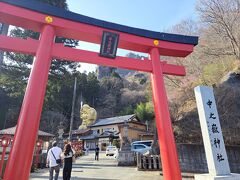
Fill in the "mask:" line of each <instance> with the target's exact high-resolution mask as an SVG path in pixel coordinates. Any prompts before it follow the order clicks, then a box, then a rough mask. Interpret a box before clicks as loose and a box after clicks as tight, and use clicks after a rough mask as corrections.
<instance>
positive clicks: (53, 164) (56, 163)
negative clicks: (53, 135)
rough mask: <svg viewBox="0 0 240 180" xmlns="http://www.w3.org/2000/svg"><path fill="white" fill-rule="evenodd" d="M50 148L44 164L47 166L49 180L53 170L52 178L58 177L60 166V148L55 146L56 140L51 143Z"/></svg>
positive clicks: (55, 179)
mask: <svg viewBox="0 0 240 180" xmlns="http://www.w3.org/2000/svg"><path fill="white" fill-rule="evenodd" d="M52 146H53V147H52V148H51V149H49V151H48V154H47V162H46V166H47V167H49V180H53V172H54V171H55V177H54V180H57V179H58V175H59V171H60V166H61V154H62V149H61V148H60V147H57V142H56V141H54V142H53V143H52Z"/></svg>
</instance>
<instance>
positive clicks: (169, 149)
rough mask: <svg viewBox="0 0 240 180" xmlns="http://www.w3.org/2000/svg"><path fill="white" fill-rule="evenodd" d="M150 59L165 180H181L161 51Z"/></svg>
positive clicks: (154, 49) (152, 53) (155, 50)
mask: <svg viewBox="0 0 240 180" xmlns="http://www.w3.org/2000/svg"><path fill="white" fill-rule="evenodd" d="M150 57H151V60H152V67H153V72H152V73H151V83H152V92H153V103H154V110H155V115H156V116H155V117H156V125H157V131H158V142H159V145H160V154H161V161H162V168H163V174H164V179H167V180H181V179H182V178H181V172H180V168H179V162H178V156H177V151H176V145H175V140H174V136H173V130H172V125H171V120H170V114H169V109H168V101H167V94H166V90H165V87H164V79H163V70H162V64H161V61H160V55H159V50H158V49H157V48H153V49H152V50H151V52H150ZM172 165H174V166H172Z"/></svg>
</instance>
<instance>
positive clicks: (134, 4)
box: [67, 0, 197, 71]
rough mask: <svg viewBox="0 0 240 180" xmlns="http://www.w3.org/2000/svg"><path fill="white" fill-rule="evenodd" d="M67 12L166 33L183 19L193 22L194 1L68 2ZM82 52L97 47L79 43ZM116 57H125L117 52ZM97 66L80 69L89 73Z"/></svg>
mask: <svg viewBox="0 0 240 180" xmlns="http://www.w3.org/2000/svg"><path fill="white" fill-rule="evenodd" d="M67 3H68V6H69V10H70V11H73V12H76V13H78V14H82V15H86V16H90V17H93V18H97V19H101V20H105V21H109V22H114V23H118V24H122V25H127V26H131V27H137V28H142V29H147V30H153V31H159V32H165V31H166V30H167V29H169V28H171V27H172V26H174V25H175V24H177V23H179V22H181V21H182V20H184V19H189V18H190V19H196V18H197V15H196V12H195V5H196V0H118V1H117V0H115V1H113V0H67ZM80 46H81V49H87V50H92V51H96V52H99V46H96V45H92V44H87V43H80ZM118 52H119V53H120V54H119V53H118V54H119V55H122V54H124V53H125V54H126V52H124V51H118ZM95 67H96V66H86V65H85V64H83V65H82V68H81V69H82V70H83V69H86V70H88V71H92V70H94V69H95Z"/></svg>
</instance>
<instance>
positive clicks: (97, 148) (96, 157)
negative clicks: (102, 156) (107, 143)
mask: <svg viewBox="0 0 240 180" xmlns="http://www.w3.org/2000/svg"><path fill="white" fill-rule="evenodd" d="M98 159H99V147H98V145H96V148H95V160H97V161H98Z"/></svg>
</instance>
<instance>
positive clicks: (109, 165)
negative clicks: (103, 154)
mask: <svg viewBox="0 0 240 180" xmlns="http://www.w3.org/2000/svg"><path fill="white" fill-rule="evenodd" d="M80 166H88V167H89V166H100V167H118V166H117V165H116V164H84V163H79V164H74V165H73V167H80Z"/></svg>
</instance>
